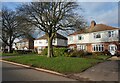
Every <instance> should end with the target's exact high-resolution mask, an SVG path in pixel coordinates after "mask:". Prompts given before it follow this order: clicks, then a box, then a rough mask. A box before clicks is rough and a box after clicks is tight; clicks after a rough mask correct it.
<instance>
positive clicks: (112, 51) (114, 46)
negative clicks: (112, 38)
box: [109, 44, 117, 55]
mask: <svg viewBox="0 0 120 83" xmlns="http://www.w3.org/2000/svg"><path fill="white" fill-rule="evenodd" d="M116 50H117V46H116V45H115V44H111V45H109V52H110V53H111V55H115V53H116Z"/></svg>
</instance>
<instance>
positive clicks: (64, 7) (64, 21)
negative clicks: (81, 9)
mask: <svg viewBox="0 0 120 83" xmlns="http://www.w3.org/2000/svg"><path fill="white" fill-rule="evenodd" d="M77 7H78V5H77V4H76V3H75V2H31V3H26V4H23V5H22V6H21V7H20V8H19V11H20V12H19V13H21V16H23V17H24V20H27V21H28V22H29V23H31V24H33V25H34V26H36V27H38V28H39V29H40V30H42V31H44V32H45V34H46V35H47V37H48V38H47V39H48V57H52V56H53V47H52V40H53V38H54V36H55V34H56V33H57V31H59V30H64V31H65V30H74V29H75V28H81V27H82V26H83V25H84V24H83V23H84V22H83V20H82V19H81V16H79V15H78V14H76V13H74V9H75V8H77ZM76 16H78V17H76Z"/></svg>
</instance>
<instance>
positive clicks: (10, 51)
mask: <svg viewBox="0 0 120 83" xmlns="http://www.w3.org/2000/svg"><path fill="white" fill-rule="evenodd" d="M9 53H13V50H12V45H9Z"/></svg>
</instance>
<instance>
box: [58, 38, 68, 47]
mask: <svg viewBox="0 0 120 83" xmlns="http://www.w3.org/2000/svg"><path fill="white" fill-rule="evenodd" d="M57 45H58V46H67V40H64V39H58V38H57Z"/></svg>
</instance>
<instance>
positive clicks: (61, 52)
mask: <svg viewBox="0 0 120 83" xmlns="http://www.w3.org/2000/svg"><path fill="white" fill-rule="evenodd" d="M65 51H66V50H65V48H61V49H57V48H55V49H54V54H55V57H52V58H47V56H46V52H47V51H46V49H45V50H44V51H43V52H42V54H41V55H39V56H38V54H35V53H27V54H19V53H14V55H15V57H11V58H7V59H5V60H8V61H12V62H16V63H21V64H26V65H30V66H32V67H39V68H44V69H48V70H52V71H57V72H60V73H63V74H69V73H80V72H82V71H84V70H86V69H88V68H90V67H92V66H94V65H96V64H98V63H100V62H104V61H106V59H107V58H108V57H110V56H106V55H96V54H93V55H88V54H87V55H85V54H86V53H85V54H82V53H81V54H82V55H80V54H79V56H73V55H75V54H76V53H74V52H72V53H73V54H72V53H71V54H69V53H68V52H65ZM3 55H5V53H4V54H3ZM6 55H7V54H6ZM24 55H28V56H24Z"/></svg>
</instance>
